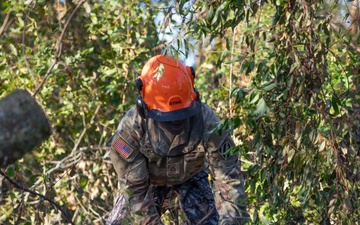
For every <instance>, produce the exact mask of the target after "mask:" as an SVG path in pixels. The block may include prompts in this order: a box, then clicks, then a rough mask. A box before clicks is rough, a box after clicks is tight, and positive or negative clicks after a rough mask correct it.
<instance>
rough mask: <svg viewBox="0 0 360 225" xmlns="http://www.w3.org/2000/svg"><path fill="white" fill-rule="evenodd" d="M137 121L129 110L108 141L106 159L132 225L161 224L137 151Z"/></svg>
mask: <svg viewBox="0 0 360 225" xmlns="http://www.w3.org/2000/svg"><path fill="white" fill-rule="evenodd" d="M141 135H142V129H141V121H140V118H139V117H138V116H137V114H136V112H135V111H134V108H132V109H131V110H130V111H129V112H128V113H127V114H126V115H125V116H124V117H123V118H122V120H121V122H120V124H119V127H118V129H117V132H116V134H115V135H114V136H113V138H112V140H111V148H112V149H111V154H110V158H111V161H112V163H113V165H114V169H115V171H116V173H117V174H118V178H119V182H120V187H121V188H122V189H123V190H121V191H123V192H125V193H123V194H124V196H125V203H126V206H127V209H128V211H129V212H130V215H129V216H130V217H131V218H130V220H133V221H134V222H135V224H154V225H155V224H156V225H158V224H162V222H161V220H160V215H159V213H158V212H157V210H156V207H155V204H154V201H153V196H152V190H151V187H152V186H151V185H150V182H149V173H148V170H147V166H146V158H145V156H144V155H143V154H142V153H141V152H140V150H139V138H140V137H141Z"/></svg>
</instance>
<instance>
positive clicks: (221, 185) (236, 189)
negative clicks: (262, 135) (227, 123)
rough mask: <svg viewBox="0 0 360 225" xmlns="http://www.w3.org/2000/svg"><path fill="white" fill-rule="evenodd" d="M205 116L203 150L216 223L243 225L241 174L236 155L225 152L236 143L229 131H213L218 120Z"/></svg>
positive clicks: (245, 219) (211, 116)
mask: <svg viewBox="0 0 360 225" xmlns="http://www.w3.org/2000/svg"><path fill="white" fill-rule="evenodd" d="M210 110H211V109H210ZM204 114H205V115H206V116H205V117H206V118H205V117H204V120H205V121H207V122H205V123H206V124H207V131H206V132H207V134H205V137H206V138H205V141H206V142H205V147H206V149H207V161H208V164H209V167H210V170H211V172H212V179H213V186H214V189H215V190H214V197H215V202H216V207H217V210H218V213H219V216H220V219H219V221H220V222H219V224H221V225H235V224H245V223H246V222H247V221H248V220H249V214H248V213H247V211H246V195H245V191H244V178H243V176H242V174H241V171H240V162H239V160H238V157H239V156H238V154H233V155H230V154H228V152H227V150H228V149H229V148H231V147H234V146H235V144H234V142H233V140H232V139H231V137H230V135H229V133H228V132H226V131H223V132H222V133H221V134H220V133H218V132H217V131H215V130H214V128H215V127H216V125H217V124H218V122H219V119H218V117H217V116H216V115H215V114H214V112H213V111H212V110H211V111H208V112H206V113H204Z"/></svg>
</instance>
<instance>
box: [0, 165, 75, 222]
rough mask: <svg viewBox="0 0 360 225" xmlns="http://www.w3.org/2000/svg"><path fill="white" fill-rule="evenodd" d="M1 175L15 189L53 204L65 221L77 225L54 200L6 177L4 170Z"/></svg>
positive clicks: (0, 171)
mask: <svg viewBox="0 0 360 225" xmlns="http://www.w3.org/2000/svg"><path fill="white" fill-rule="evenodd" d="M0 174H1V175H2V176H3V177H4V178H5V179H6V180H8V181H9V182H10V183H11V184H12V185H13V186H14V187H16V188H18V189H20V190H22V191H25V192H28V193H30V194H32V195H35V196H38V197H40V198H42V199H43V200H46V201H48V202H50V204H52V205H53V206H54V207H55V208H57V209H58V210H59V211H60V212H61V213H62V214H63V216H64V217H65V219H66V220H67V221H68V222H69V223H71V224H72V225H75V224H74V223H73V222H72V221H71V219H70V218H69V217H68V215H67V214H66V212H65V211H64V210H63V209H62V208H61V207H60V206H59V205H58V204H57V203H56V202H55V201H54V200H52V199H50V198H48V197H46V196H44V195H42V194H40V193H38V192H36V191H33V190H30V189H28V188H26V187H24V186H22V185H20V184H18V183H17V182H16V181H14V180H12V179H11V178H10V177H9V176H8V175H6V174H5V173H4V172H3V171H2V170H0Z"/></svg>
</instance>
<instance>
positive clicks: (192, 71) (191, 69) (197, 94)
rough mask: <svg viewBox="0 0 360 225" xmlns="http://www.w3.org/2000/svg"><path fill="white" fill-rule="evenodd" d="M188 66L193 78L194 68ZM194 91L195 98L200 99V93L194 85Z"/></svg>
mask: <svg viewBox="0 0 360 225" xmlns="http://www.w3.org/2000/svg"><path fill="white" fill-rule="evenodd" d="M188 68H189V69H190V72H191V75H192V76H193V77H194V79H195V69H194V67H192V66H189V67H188ZM194 91H195V93H196V99H200V94H199V92H198V90H197V89H196V88H195V87H194Z"/></svg>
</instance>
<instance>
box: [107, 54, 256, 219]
mask: <svg viewBox="0 0 360 225" xmlns="http://www.w3.org/2000/svg"><path fill="white" fill-rule="evenodd" d="M194 76H195V75H194V72H193V70H192V68H190V67H186V66H184V65H183V64H182V63H181V62H180V61H178V60H175V59H173V58H172V57H170V56H165V55H158V56H155V57H153V58H151V59H150V60H149V61H148V62H147V63H146V64H145V66H144V68H143V71H142V74H141V76H140V78H139V79H137V87H138V90H139V92H140V95H139V97H138V99H137V101H136V105H135V106H134V107H132V108H131V109H130V110H129V111H128V112H127V113H126V114H125V115H124V117H123V118H122V119H121V121H120V124H119V126H118V129H117V131H116V133H115V134H114V135H113V136H112V138H111V140H110V143H111V147H112V150H111V160H112V163H113V165H114V168H115V170H116V172H117V174H118V177H119V181H120V187H121V188H120V189H121V190H120V195H119V198H118V199H117V201H116V202H115V206H114V209H113V210H112V212H111V214H110V217H109V219H108V223H107V224H112V225H115V224H128V223H132V224H162V222H161V219H160V218H161V213H162V212H163V210H162V207H163V205H164V204H163V203H164V201H165V199H166V197H167V196H177V197H178V200H179V202H178V204H179V206H180V208H181V211H182V212H183V214H184V215H185V217H186V222H185V223H186V224H214V225H216V224H241V223H245V222H246V221H247V220H248V218H249V215H248V214H247V213H246V206H245V193H244V187H243V184H244V180H243V177H242V175H241V173H240V170H239V162H238V155H237V154H234V155H229V154H228V152H227V150H228V149H229V148H231V147H233V146H234V143H233V141H232V139H231V137H230V134H229V132H228V131H222V132H217V131H216V130H215V128H216V126H217V125H218V123H219V119H218V117H217V116H216V115H215V114H214V112H213V111H212V110H211V108H210V107H209V106H207V105H206V104H204V103H202V102H201V101H200V98H199V94H198V93H197V91H196V89H195V88H194ZM209 174H211V177H212V182H213V185H212V186H213V188H211V187H210V183H209V179H208V176H209ZM220 206H221V207H220Z"/></svg>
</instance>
